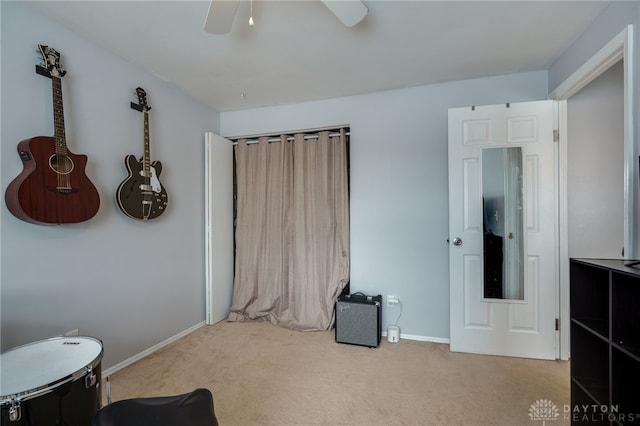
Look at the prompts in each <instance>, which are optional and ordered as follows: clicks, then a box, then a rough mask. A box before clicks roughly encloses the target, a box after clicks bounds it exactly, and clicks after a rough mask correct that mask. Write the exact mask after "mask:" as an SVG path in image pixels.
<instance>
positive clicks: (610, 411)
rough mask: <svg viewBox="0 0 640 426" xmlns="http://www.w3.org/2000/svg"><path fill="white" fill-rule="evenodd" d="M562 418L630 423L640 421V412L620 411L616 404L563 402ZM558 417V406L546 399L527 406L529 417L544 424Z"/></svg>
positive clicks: (577, 420) (580, 420) (578, 420)
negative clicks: (570, 403) (572, 403)
mask: <svg viewBox="0 0 640 426" xmlns="http://www.w3.org/2000/svg"><path fill="white" fill-rule="evenodd" d="M562 411H563V413H564V416H563V418H564V420H566V421H571V422H579V423H587V422H594V424H596V423H602V422H607V423H608V422H621V423H630V422H635V421H638V422H639V423H640V413H620V409H619V407H618V406H617V405H597V404H575V405H573V406H571V405H568V404H565V405H564V406H563V410H562ZM559 418H560V411H559V410H558V406H557V405H556V404H554V403H553V401H550V400H548V399H539V400H537V401H536V402H534V403H533V404H531V407H530V408H529V419H530V420H533V421H542V425H543V426H545V425H546V422H548V421H555V420H558V419H559Z"/></svg>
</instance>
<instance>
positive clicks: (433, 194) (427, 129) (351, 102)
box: [220, 72, 547, 340]
mask: <svg viewBox="0 0 640 426" xmlns="http://www.w3.org/2000/svg"><path fill="white" fill-rule="evenodd" d="M546 75H547V74H546V72H534V73H523V74H518V75H508V76H502V77H492V78H485V79H478V80H468V81H458V82H453V83H445V84H436V85H431V86H422V87H415V88H409V89H403V90H393V91H386V92H380V93H374V94H370V95H362V96H353V97H345V98H338V99H331V100H326V101H319V102H310V103H302V104H296V105H288V106H278V107H269V108H259V109H253V110H246V111H237V112H223V113H221V114H220V129H221V131H222V135H224V136H237V135H249V134H258V133H269V132H275V133H277V132H279V131H286V130H296V129H305V128H315V127H323V126H330V125H335V124H350V125H351V265H352V266H351V290H352V291H354V292H355V291H362V292H365V293H370V294H382V295H385V296H386V295H390V294H391V295H395V296H397V297H398V298H399V299H400V301H401V302H402V305H403V310H402V317H401V318H400V321H399V323H398V324H399V326H400V328H401V332H402V333H403V334H405V335H411V336H416V337H418V338H429V339H433V340H447V339H448V338H449V260H448V259H449V256H448V245H447V242H446V241H447V238H448V227H449V219H448V217H449V212H448V184H447V181H448V177H447V109H448V108H453V107H460V106H466V105H469V106H471V105H483V104H497V103H503V102H521V101H529V100H539V99H545V98H546V96H547V80H546ZM383 305H384V307H383V329H384V330H386V326H387V325H388V324H393V323H394V322H395V321H396V318H397V316H398V314H399V308H398V307H393V308H387V307H386V304H383Z"/></svg>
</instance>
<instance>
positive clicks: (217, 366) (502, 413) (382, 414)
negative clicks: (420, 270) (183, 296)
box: [106, 322, 569, 426]
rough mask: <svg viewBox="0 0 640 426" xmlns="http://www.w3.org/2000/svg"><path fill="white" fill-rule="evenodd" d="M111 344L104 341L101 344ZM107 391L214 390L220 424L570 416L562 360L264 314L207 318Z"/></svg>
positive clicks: (516, 420) (493, 421)
mask: <svg viewBox="0 0 640 426" xmlns="http://www.w3.org/2000/svg"><path fill="white" fill-rule="evenodd" d="M106 350H108V348H106ZM110 379H111V396H112V400H113V401H117V400H120V399H126V398H135V397H143V396H160V395H175V394H180V393H186V392H189V391H191V390H193V389H195V388H198V387H204V388H208V389H210V390H211V391H212V393H213V397H214V401H215V411H216V416H217V417H218V420H219V422H220V424H221V425H223V426H226V425H463V424H464V425H483V426H486V425H529V426H535V425H542V421H541V420H532V419H530V417H529V409H530V408H531V405H532V404H534V403H536V401H538V400H549V401H551V402H552V403H553V404H555V405H556V406H557V410H558V412H559V413H560V415H559V418H558V419H557V420H556V421H547V422H546V424H547V425H553V426H556V425H568V424H569V422H568V421H567V420H566V419H565V414H564V413H563V411H564V409H563V407H564V406H565V405H566V404H569V363H568V362H563V361H538V360H529V359H518V358H506V357H493V356H485V355H470V354H460V353H452V352H449V346H448V345H444V344H436V343H428V342H416V341H410V340H406V339H403V340H401V341H400V342H399V343H396V344H392V343H388V342H387V341H386V340H385V339H384V338H383V340H382V343H381V346H380V347H379V348H374V349H370V348H366V347H361V346H353V345H345V344H338V343H335V341H334V334H333V332H307V333H304V332H296V331H291V330H287V329H283V328H278V327H274V326H272V325H270V324H268V323H265V322H251V323H228V322H221V323H218V324H216V325H213V326H204V327H202V328H200V329H198V330H196V331H195V332H193V333H191V334H190V335H188V336H186V337H184V338H182V339H180V340H178V341H176V342H174V343H172V344H170V345H168V346H167V347H165V348H163V349H161V350H160V351H158V352H155V353H153V354H152V355H150V356H148V357H146V358H144V359H142V360H140V361H138V362H136V363H135V364H132V365H130V366H129V367H126V368H124V369H122V370H120V371H118V372H116V373H114V374H113V375H112V376H111V377H110Z"/></svg>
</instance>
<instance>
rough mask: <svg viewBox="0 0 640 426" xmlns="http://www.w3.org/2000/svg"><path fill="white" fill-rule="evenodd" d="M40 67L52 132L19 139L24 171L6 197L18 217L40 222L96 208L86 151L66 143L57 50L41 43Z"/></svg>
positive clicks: (79, 218) (82, 217)
mask: <svg viewBox="0 0 640 426" xmlns="http://www.w3.org/2000/svg"><path fill="white" fill-rule="evenodd" d="M38 48H39V50H40V54H41V55H42V60H43V62H44V64H43V65H44V66H40V65H36V72H37V73H38V74H40V75H42V76H45V77H48V78H50V79H51V81H52V92H53V96H52V99H53V124H54V136H53V137H51V136H36V137H34V138H31V139H25V140H23V141H21V142H20V143H19V144H18V154H19V155H20V159H21V160H22V167H23V170H22V172H21V173H20V174H19V175H18V176H17V177H16V178H15V179H14V180H13V181H12V182H11V183H10V184H9V186H8V187H7V191H6V192H5V202H6V203H7V208H8V209H9V211H10V212H11V213H12V214H13V215H14V216H16V217H17V218H18V219H21V220H24V221H26V222H30V223H35V224H39V225H55V224H61V223H77V222H84V221H86V220H88V219H91V218H92V217H93V216H95V214H96V213H97V212H98V209H99V207H100V196H99V195H98V191H97V190H96V187H95V186H94V185H93V183H91V181H90V180H89V178H88V177H87V175H86V174H85V167H86V165H87V156H86V155H77V154H74V153H72V152H71V151H69V149H68V148H67V143H66V138H65V130H64V110H63V105H62V77H64V75H65V74H66V73H67V72H66V71H65V70H63V69H62V66H61V65H60V53H58V52H57V51H56V50H55V49H53V48H51V47H49V46H45V45H39V46H38Z"/></svg>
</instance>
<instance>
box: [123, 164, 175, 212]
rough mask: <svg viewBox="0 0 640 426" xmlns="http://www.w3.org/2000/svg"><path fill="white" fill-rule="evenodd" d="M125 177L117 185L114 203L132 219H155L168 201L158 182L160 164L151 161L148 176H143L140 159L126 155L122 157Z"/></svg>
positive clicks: (164, 208) (165, 192) (163, 210)
mask: <svg viewBox="0 0 640 426" xmlns="http://www.w3.org/2000/svg"><path fill="white" fill-rule="evenodd" d="M124 166H125V168H126V169H127V174H128V175H127V177H126V178H125V180H123V181H122V183H121V184H120V185H118V189H117V190H116V203H117V204H118V207H119V208H120V210H122V212H123V213H124V214H126V215H127V216H129V217H132V218H134V219H140V220H149V219H155V218H157V217H158V216H160V215H161V214H162V213H164V212H165V210H166V207H167V204H168V202H169V199H168V196H167V191H166V190H165V188H164V186H162V184H161V183H160V180H159V177H160V173H161V172H162V164H161V163H160V162H159V161H154V162H153V163H151V167H150V172H151V176H150V177H145V176H144V173H143V170H144V167H143V163H142V161H138V160H137V159H136V157H135V156H133V155H127V156H126V157H125V159H124Z"/></svg>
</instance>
